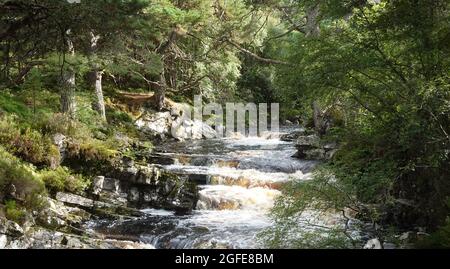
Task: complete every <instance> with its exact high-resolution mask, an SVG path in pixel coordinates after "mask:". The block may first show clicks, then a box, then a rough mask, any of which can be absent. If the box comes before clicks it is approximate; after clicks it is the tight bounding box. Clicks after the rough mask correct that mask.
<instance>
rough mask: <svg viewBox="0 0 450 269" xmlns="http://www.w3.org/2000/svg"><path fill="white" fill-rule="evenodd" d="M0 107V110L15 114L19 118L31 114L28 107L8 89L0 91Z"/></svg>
mask: <svg viewBox="0 0 450 269" xmlns="http://www.w3.org/2000/svg"><path fill="white" fill-rule="evenodd" d="M0 109H1V110H0V111H4V112H8V113H11V114H15V115H18V116H19V117H21V118H27V117H30V116H31V112H30V110H29V109H28V107H27V106H26V105H25V104H24V103H23V102H21V101H20V100H17V98H15V96H14V95H12V94H11V93H10V92H8V91H2V92H1V93H0Z"/></svg>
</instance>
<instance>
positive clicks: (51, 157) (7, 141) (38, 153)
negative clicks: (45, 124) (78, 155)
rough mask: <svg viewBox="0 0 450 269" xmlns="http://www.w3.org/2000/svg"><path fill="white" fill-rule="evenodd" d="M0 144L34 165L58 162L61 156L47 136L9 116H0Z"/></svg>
mask: <svg viewBox="0 0 450 269" xmlns="http://www.w3.org/2000/svg"><path fill="white" fill-rule="evenodd" d="M0 144H1V145H2V146H3V147H5V149H6V150H7V151H8V152H11V153H13V154H14V155H16V156H18V157H21V158H22V159H23V160H25V161H27V162H30V163H33V164H36V165H43V164H45V165H51V164H53V163H59V160H60V158H61V156H60V154H59V151H58V149H57V148H56V147H55V146H54V145H53V144H52V142H51V140H50V138H49V137H46V136H43V135H42V134H41V133H39V132H38V131H36V130H33V129H31V128H29V127H24V126H21V125H20V124H19V123H18V122H17V120H16V118H15V117H11V116H6V117H3V118H0Z"/></svg>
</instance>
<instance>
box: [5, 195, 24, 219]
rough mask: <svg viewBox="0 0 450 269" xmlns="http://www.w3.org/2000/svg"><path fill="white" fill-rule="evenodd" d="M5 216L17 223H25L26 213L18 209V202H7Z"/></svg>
mask: <svg viewBox="0 0 450 269" xmlns="http://www.w3.org/2000/svg"><path fill="white" fill-rule="evenodd" d="M5 215H6V218H7V219H9V220H12V221H14V222H16V223H23V222H24V221H25V215H26V213H25V211H24V210H21V209H18V208H17V205H16V201H14V200H8V201H5Z"/></svg>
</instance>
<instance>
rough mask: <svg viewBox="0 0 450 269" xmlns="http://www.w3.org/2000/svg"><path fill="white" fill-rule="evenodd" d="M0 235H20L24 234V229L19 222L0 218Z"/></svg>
mask: <svg viewBox="0 0 450 269" xmlns="http://www.w3.org/2000/svg"><path fill="white" fill-rule="evenodd" d="M0 235H7V236H11V237H21V236H23V235H24V231H23V229H22V227H20V225H19V224H17V223H15V222H13V221H10V220H7V219H5V218H0Z"/></svg>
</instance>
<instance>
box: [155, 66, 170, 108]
mask: <svg viewBox="0 0 450 269" xmlns="http://www.w3.org/2000/svg"><path fill="white" fill-rule="evenodd" d="M166 88H167V83H166V76H165V75H164V70H163V71H162V72H161V74H160V75H159V86H158V87H157V88H156V91H155V106H156V109H157V110H158V111H161V110H163V109H164V99H165V98H166Z"/></svg>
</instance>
